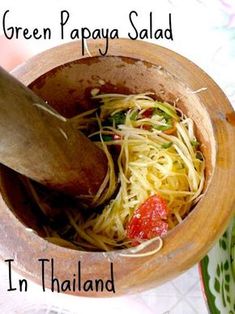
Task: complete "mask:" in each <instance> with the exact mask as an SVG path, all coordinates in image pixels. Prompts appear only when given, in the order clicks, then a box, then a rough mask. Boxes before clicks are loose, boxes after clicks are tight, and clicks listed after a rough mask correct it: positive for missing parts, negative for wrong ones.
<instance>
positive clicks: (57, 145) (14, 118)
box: [0, 68, 107, 198]
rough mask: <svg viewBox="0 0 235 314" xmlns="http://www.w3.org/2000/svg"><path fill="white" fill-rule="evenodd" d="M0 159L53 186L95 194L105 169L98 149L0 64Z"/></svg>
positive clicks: (105, 163)
mask: <svg viewBox="0 0 235 314" xmlns="http://www.w3.org/2000/svg"><path fill="white" fill-rule="evenodd" d="M0 95H1V97H0V133H1V137H0V162H1V163H3V164H4V165H6V166H8V167H10V168H11V169H14V170H16V171H18V172H19V173H21V174H23V175H25V176H27V177H29V178H31V179H33V180H35V181H37V182H39V183H41V184H43V185H45V186H47V187H49V188H52V189H55V190H59V191H63V192H65V193H69V194H72V195H75V196H76V195H81V194H82V195H88V196H90V197H91V198H92V197H93V196H94V195H95V194H96V192H97V190H98V189H99V187H100V185H101V183H102V182H103V180H104V177H105V175H106V171H107V160H106V156H105V154H104V153H103V151H102V150H101V149H99V148H98V147H97V146H96V145H95V144H93V143H92V142H91V141H90V140H88V138H86V137H85V136H84V135H83V134H82V133H81V132H80V131H78V130H77V129H75V128H74V126H73V123H71V121H70V119H65V118H64V117H63V116H62V115H59V114H58V113H57V112H56V111H55V110H52V108H51V107H50V106H49V105H47V104H46V103H45V102H44V101H43V100H42V99H41V98H40V97H38V96H36V94H34V93H33V92H32V91H31V90H29V89H28V88H26V87H25V86H24V85H23V84H21V83H20V82H18V81H17V80H16V79H15V78H14V77H13V76H11V75H9V74H8V73H7V72H6V71H4V70H3V69H1V68H0Z"/></svg>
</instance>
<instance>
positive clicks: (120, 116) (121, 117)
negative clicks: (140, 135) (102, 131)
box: [108, 111, 126, 125]
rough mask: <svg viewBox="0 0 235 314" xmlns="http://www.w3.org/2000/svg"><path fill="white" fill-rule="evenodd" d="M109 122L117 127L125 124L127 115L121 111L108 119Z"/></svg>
mask: <svg viewBox="0 0 235 314" xmlns="http://www.w3.org/2000/svg"><path fill="white" fill-rule="evenodd" d="M108 120H109V121H110V122H111V123H113V122H114V124H115V125H119V124H124V122H125V120H126V115H125V113H124V112H122V111H120V112H117V113H115V114H114V115H112V116H110V117H108Z"/></svg>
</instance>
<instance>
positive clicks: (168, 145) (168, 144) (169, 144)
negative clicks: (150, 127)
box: [162, 142, 173, 148]
mask: <svg viewBox="0 0 235 314" xmlns="http://www.w3.org/2000/svg"><path fill="white" fill-rule="evenodd" d="M172 144H173V143H172V142H168V143H164V144H162V148H170V147H171V146H172Z"/></svg>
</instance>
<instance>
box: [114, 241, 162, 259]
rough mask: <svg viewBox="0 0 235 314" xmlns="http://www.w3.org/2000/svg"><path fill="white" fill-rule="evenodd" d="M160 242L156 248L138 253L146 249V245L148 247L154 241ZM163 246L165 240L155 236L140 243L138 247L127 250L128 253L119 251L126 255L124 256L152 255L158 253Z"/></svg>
mask: <svg viewBox="0 0 235 314" xmlns="http://www.w3.org/2000/svg"><path fill="white" fill-rule="evenodd" d="M157 241H158V242H159V244H158V246H157V247H156V248H155V249H152V250H151V251H148V252H144V253H137V252H141V251H142V250H144V249H145V248H146V247H148V246H149V245H151V244H152V243H154V242H157ZM162 246H163V240H162V238H160V237H155V238H153V239H150V240H147V241H145V242H143V243H141V244H139V245H138V246H136V247H133V248H130V249H128V250H126V253H119V255H120V256H124V257H146V256H151V255H154V254H156V253H157V252H159V251H160V250H161V248H162Z"/></svg>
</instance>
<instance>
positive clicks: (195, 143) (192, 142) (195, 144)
mask: <svg viewBox="0 0 235 314" xmlns="http://www.w3.org/2000/svg"><path fill="white" fill-rule="evenodd" d="M191 145H192V146H193V147H198V146H199V145H200V143H199V142H198V141H197V140H192V141H191Z"/></svg>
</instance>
